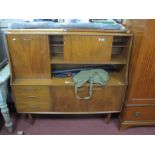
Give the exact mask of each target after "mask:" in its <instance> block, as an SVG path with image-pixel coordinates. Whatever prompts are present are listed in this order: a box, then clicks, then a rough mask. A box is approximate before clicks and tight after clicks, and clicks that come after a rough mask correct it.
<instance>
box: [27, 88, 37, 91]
mask: <svg viewBox="0 0 155 155" xmlns="http://www.w3.org/2000/svg"><path fill="white" fill-rule="evenodd" d="M25 90H31V91H32V90H33V91H36V90H38V89H35V88H25Z"/></svg>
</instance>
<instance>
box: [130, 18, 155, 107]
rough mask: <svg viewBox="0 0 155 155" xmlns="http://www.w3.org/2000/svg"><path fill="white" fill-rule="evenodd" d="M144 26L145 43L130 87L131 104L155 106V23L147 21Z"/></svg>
mask: <svg viewBox="0 0 155 155" xmlns="http://www.w3.org/2000/svg"><path fill="white" fill-rule="evenodd" d="M144 26H145V32H144V35H143V41H142V43H141V46H140V47H139V51H138V58H137V60H136V68H135V72H134V74H133V77H132V79H131V86H130V87H129V96H128V103H130V104H155V37H154V35H153V34H155V29H154V27H155V21H154V20H147V22H146V24H145V25H144ZM135 46H136V45H135ZM137 46H138V45H137ZM134 52H135V51H132V53H134ZM131 70H132V68H131Z"/></svg>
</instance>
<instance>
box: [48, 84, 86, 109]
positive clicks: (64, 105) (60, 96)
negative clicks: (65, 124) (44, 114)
mask: <svg viewBox="0 0 155 155" xmlns="http://www.w3.org/2000/svg"><path fill="white" fill-rule="evenodd" d="M87 94H88V92H84V93H82V94H81V93H80V95H82V96H86V95H87ZM51 96H52V101H53V110H54V112H87V104H88V103H87V100H79V99H76V96H75V92H74V87H73V86H53V87H51Z"/></svg>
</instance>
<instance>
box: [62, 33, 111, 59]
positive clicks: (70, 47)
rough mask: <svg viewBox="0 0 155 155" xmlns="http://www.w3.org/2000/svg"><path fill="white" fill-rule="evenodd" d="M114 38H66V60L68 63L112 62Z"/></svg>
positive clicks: (78, 36)
mask: <svg viewBox="0 0 155 155" xmlns="http://www.w3.org/2000/svg"><path fill="white" fill-rule="evenodd" d="M112 40H113V38H112V36H82V35H81V36H80V35H73V36H64V59H65V60H66V61H72V62H74V61H81V62H86V61H89V62H91V61H98V62H107V61H110V60H111V51H112Z"/></svg>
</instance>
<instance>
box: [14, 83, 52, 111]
mask: <svg viewBox="0 0 155 155" xmlns="http://www.w3.org/2000/svg"><path fill="white" fill-rule="evenodd" d="M12 90H13V95H14V100H15V103H16V108H17V111H18V112H51V111H52V104H51V103H52V102H51V96H50V88H49V87H47V86H20V85H17V86H12Z"/></svg>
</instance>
